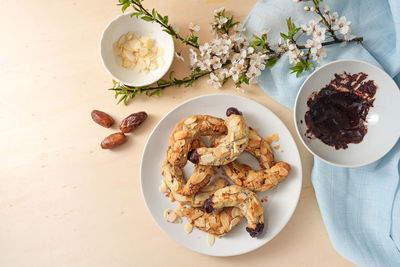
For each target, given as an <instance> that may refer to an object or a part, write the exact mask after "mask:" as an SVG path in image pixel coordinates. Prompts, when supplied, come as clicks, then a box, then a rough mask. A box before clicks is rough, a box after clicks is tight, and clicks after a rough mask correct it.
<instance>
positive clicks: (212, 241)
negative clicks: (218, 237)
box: [207, 234, 215, 247]
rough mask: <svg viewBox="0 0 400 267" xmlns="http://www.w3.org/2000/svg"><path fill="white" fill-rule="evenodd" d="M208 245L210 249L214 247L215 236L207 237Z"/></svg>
mask: <svg viewBox="0 0 400 267" xmlns="http://www.w3.org/2000/svg"><path fill="white" fill-rule="evenodd" d="M207 243H208V245H209V246H210V247H212V246H213V245H214V243H215V236H213V235H212V234H208V235H207Z"/></svg>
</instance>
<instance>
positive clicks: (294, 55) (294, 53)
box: [287, 44, 304, 65]
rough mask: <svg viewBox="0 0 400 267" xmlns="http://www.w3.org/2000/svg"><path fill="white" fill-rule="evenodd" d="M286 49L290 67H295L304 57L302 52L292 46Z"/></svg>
mask: <svg viewBox="0 0 400 267" xmlns="http://www.w3.org/2000/svg"><path fill="white" fill-rule="evenodd" d="M288 48H289V50H288V52H287V53H288V55H289V63H290V64H292V65H296V63H297V62H298V61H299V60H300V58H301V57H302V56H303V55H304V52H303V51H300V50H299V49H298V48H297V46H296V45H294V44H289V46H288Z"/></svg>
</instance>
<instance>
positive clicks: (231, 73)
mask: <svg viewBox="0 0 400 267" xmlns="http://www.w3.org/2000/svg"><path fill="white" fill-rule="evenodd" d="M238 67H239V66H237V65H236V66H235V65H233V66H232V67H231V68H230V69H229V72H228V73H229V76H231V77H232V80H233V81H234V82H237V81H238V80H239V75H240V72H241V68H238Z"/></svg>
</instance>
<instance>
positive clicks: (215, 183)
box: [164, 177, 229, 207]
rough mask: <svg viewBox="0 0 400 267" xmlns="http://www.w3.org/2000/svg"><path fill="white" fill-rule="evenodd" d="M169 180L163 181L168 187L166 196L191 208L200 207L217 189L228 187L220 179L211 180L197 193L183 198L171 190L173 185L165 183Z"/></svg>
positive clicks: (225, 181)
mask: <svg viewBox="0 0 400 267" xmlns="http://www.w3.org/2000/svg"><path fill="white" fill-rule="evenodd" d="M168 179H169V178H167V177H165V178H164V181H165V183H166V185H167V187H168V189H167V196H170V198H171V199H172V200H176V201H178V202H180V203H181V204H182V205H189V206H191V207H202V206H203V205H204V202H205V201H206V200H207V199H208V198H209V197H210V196H211V195H212V194H213V193H214V192H215V191H217V190H218V189H221V188H224V187H226V186H227V185H229V182H228V181H227V180H226V179H225V178H222V177H218V178H215V179H213V180H212V181H211V182H210V183H209V184H208V185H206V186H204V187H202V188H200V190H199V192H197V193H196V194H194V195H192V196H184V195H181V194H179V193H176V192H174V191H173V190H171V187H172V186H173V183H171V181H167V180H168Z"/></svg>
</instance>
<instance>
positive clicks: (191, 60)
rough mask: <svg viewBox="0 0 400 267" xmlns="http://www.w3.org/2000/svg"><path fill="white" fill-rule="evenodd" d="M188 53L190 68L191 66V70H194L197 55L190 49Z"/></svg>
mask: <svg viewBox="0 0 400 267" xmlns="http://www.w3.org/2000/svg"><path fill="white" fill-rule="evenodd" d="M189 53H190V66H192V68H195V67H196V65H197V53H196V52H195V51H194V50H193V49H192V48H190V49H189Z"/></svg>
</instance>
